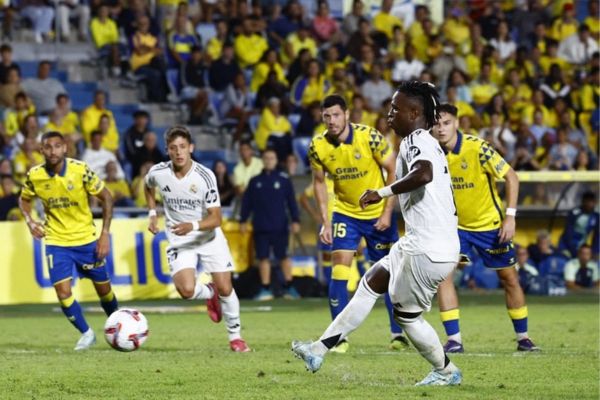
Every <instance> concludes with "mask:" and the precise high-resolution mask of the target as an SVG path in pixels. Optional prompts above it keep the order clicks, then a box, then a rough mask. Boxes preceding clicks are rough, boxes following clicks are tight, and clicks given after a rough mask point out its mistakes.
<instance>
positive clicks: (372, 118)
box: [350, 93, 377, 126]
mask: <svg viewBox="0 0 600 400" xmlns="http://www.w3.org/2000/svg"><path fill="white" fill-rule="evenodd" d="M351 104H352V105H351V107H350V109H351V111H350V112H351V113H352V112H356V113H357V116H358V119H359V121H360V122H357V123H359V124H365V125H368V126H375V123H376V122H377V114H376V113H372V112H371V111H369V110H368V109H367V106H366V102H365V98H364V97H363V96H362V95H361V94H360V93H356V94H355V95H354V97H352V103H351Z"/></svg>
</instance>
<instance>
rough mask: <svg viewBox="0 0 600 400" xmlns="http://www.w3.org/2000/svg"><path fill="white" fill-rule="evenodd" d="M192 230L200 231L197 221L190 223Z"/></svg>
mask: <svg viewBox="0 0 600 400" xmlns="http://www.w3.org/2000/svg"><path fill="white" fill-rule="evenodd" d="M192 230H193V231H199V230H200V223H199V222H198V221H192Z"/></svg>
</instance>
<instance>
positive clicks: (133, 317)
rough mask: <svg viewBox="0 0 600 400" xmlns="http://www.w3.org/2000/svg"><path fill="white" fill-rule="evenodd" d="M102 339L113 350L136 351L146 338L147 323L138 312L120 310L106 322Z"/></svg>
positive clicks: (125, 309)
mask: <svg viewBox="0 0 600 400" xmlns="http://www.w3.org/2000/svg"><path fill="white" fill-rule="evenodd" d="M104 337H105V338H106V341H107V342H108V344H110V345H111V347H112V348H113V349H115V350H119V351H134V350H137V349H139V348H140V346H141V345H142V344H143V343H144V342H145V341H146V339H147V338H148V321H147V320H146V317H144V314H142V313H141V312H139V311H138V310H135V309H133V308H121V309H119V310H117V311H115V312H114V313H112V314H111V315H110V317H108V319H107V320H106V323H105V324H104Z"/></svg>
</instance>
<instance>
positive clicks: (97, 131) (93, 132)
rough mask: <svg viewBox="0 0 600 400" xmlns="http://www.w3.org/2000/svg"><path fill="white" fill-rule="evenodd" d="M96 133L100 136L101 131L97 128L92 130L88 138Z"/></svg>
mask: <svg viewBox="0 0 600 400" xmlns="http://www.w3.org/2000/svg"><path fill="white" fill-rule="evenodd" d="M96 135H100V136H102V132H100V131H99V130H98V129H96V130H93V131H92V133H90V138H93V137H94V136H96Z"/></svg>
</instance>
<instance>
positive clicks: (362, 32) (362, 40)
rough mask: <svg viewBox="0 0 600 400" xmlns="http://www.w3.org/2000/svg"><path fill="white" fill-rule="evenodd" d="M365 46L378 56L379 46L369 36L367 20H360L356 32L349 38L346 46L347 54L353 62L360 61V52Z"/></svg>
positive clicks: (369, 30)
mask: <svg viewBox="0 0 600 400" xmlns="http://www.w3.org/2000/svg"><path fill="white" fill-rule="evenodd" d="M365 44H366V45H369V46H371V47H372V48H373V51H374V53H375V54H379V46H378V45H377V43H376V42H375V40H374V39H373V37H372V36H371V23H370V22H369V20H368V19H366V18H361V19H360V20H359V22H358V30H357V31H356V32H354V33H353V34H352V36H350V39H349V40H348V43H347V44H346V49H347V50H348V54H350V56H352V58H353V59H355V60H358V59H360V52H361V49H362V46H364V45H365Z"/></svg>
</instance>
